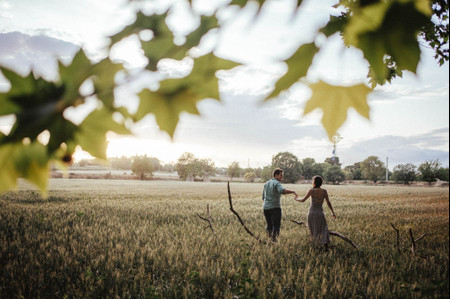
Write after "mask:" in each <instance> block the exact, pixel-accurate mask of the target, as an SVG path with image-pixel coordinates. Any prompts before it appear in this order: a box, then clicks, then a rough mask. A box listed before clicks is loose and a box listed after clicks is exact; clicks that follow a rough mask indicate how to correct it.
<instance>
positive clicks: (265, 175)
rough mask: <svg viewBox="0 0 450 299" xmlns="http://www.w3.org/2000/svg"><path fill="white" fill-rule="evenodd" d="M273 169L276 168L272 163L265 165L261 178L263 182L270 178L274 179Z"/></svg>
mask: <svg viewBox="0 0 450 299" xmlns="http://www.w3.org/2000/svg"><path fill="white" fill-rule="evenodd" d="M273 170H274V168H273V167H272V165H267V166H264V167H263V169H262V171H261V176H260V178H261V180H262V181H263V182H267V181H268V180H270V179H272V174H273Z"/></svg>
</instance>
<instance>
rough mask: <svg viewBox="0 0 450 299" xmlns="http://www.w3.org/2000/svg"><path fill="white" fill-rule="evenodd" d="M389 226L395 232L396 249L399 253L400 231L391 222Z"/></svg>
mask: <svg viewBox="0 0 450 299" xmlns="http://www.w3.org/2000/svg"><path fill="white" fill-rule="evenodd" d="M391 226H392V228H393V229H394V230H395V232H396V233H397V250H398V253H400V231H399V230H398V229H397V228H396V227H395V226H394V225H393V224H392V223H391Z"/></svg>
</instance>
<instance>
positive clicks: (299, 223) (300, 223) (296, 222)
mask: <svg viewBox="0 0 450 299" xmlns="http://www.w3.org/2000/svg"><path fill="white" fill-rule="evenodd" d="M291 221H292V222H294V223H295V224H298V225H304V226H305V227H308V225H307V224H306V223H305V222H304V221H300V222H299V221H297V220H293V219H291Z"/></svg>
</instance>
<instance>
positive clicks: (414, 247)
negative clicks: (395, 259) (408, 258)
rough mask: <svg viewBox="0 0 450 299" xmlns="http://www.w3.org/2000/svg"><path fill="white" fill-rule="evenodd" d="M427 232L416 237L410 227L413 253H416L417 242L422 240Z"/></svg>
mask: <svg viewBox="0 0 450 299" xmlns="http://www.w3.org/2000/svg"><path fill="white" fill-rule="evenodd" d="M425 235H426V233H424V234H422V235H421V236H420V237H419V238H417V239H414V236H413V233H412V229H409V236H410V238H411V243H412V247H411V252H412V253H413V254H416V243H417V242H418V241H420V240H422V239H423V237H425Z"/></svg>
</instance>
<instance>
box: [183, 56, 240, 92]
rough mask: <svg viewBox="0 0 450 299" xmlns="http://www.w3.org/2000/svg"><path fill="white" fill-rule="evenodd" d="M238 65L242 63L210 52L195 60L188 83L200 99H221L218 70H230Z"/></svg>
mask: <svg viewBox="0 0 450 299" xmlns="http://www.w3.org/2000/svg"><path fill="white" fill-rule="evenodd" d="M238 65H240V64H239V63H236V62H234V61H231V60H226V59H222V58H219V57H217V56H216V55H214V53H209V54H207V55H204V56H201V57H199V58H197V59H195V60H194V67H193V68H192V72H191V74H190V75H189V76H188V77H187V78H186V80H187V84H189V86H190V88H191V89H192V90H193V92H194V93H195V94H196V95H197V97H198V98H199V99H204V98H212V99H220V95H219V80H218V79H217V77H216V72H217V71H219V70H229V69H232V68H234V67H236V66H238Z"/></svg>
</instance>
